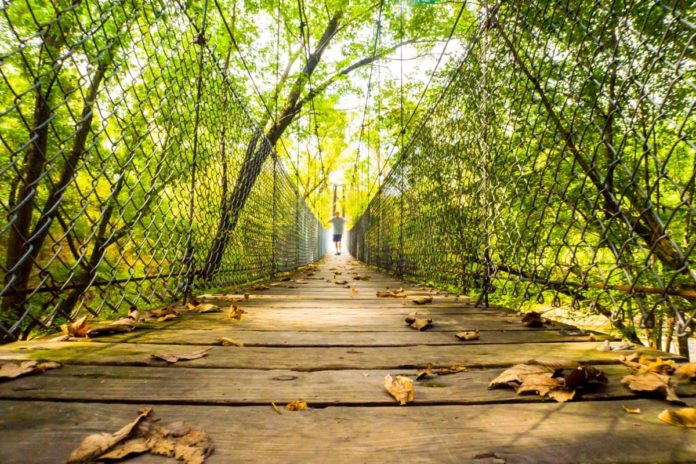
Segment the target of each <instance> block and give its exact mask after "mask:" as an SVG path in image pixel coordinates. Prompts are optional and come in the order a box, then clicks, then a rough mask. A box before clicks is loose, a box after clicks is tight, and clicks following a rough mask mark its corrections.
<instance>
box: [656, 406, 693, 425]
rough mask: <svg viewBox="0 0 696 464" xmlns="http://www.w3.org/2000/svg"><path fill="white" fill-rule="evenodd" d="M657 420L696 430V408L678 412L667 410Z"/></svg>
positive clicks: (682, 409)
mask: <svg viewBox="0 0 696 464" xmlns="http://www.w3.org/2000/svg"><path fill="white" fill-rule="evenodd" d="M657 418H658V419H660V420H661V421H663V422H667V423H668V424H672V425H676V426H677V427H689V428H696V408H681V409H677V410H676V411H670V410H669V409H665V410H664V411H662V412H661V413H660V414H659V415H658V416H657Z"/></svg>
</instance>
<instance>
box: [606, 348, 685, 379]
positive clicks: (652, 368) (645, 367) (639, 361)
mask: <svg viewBox="0 0 696 464" xmlns="http://www.w3.org/2000/svg"><path fill="white" fill-rule="evenodd" d="M619 361H620V362H621V363H622V364H624V365H625V366H628V367H630V368H631V369H632V370H633V371H634V372H633V373H634V374H644V373H648V372H655V373H658V374H663V375H671V374H673V373H674V371H675V370H676V363H675V362H674V360H672V359H662V358H657V359H654V360H650V359H648V358H645V357H643V356H640V355H639V354H638V353H634V354H633V355H632V356H629V357H624V356H620V357H619Z"/></svg>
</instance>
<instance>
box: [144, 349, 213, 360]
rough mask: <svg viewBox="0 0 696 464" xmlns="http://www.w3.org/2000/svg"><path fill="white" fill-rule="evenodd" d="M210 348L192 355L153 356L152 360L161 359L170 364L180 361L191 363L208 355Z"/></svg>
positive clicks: (193, 352)
mask: <svg viewBox="0 0 696 464" xmlns="http://www.w3.org/2000/svg"><path fill="white" fill-rule="evenodd" d="M210 350H211V349H210V348H205V349H203V350H198V351H192V352H190V353H178V354H171V353H164V354H152V355H151V356H152V358H154V359H159V360H162V361H166V362H168V363H175V362H179V361H190V360H192V359H199V358H202V357H204V356H206V355H207V354H208V351H210Z"/></svg>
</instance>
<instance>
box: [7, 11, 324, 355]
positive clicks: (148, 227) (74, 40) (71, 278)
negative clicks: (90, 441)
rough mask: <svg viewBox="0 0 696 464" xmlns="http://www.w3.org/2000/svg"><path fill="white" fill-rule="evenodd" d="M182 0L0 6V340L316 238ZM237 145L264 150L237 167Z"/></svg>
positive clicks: (319, 242) (252, 273) (138, 299)
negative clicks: (245, 166) (254, 159)
mask: <svg viewBox="0 0 696 464" xmlns="http://www.w3.org/2000/svg"><path fill="white" fill-rule="evenodd" d="M182 5H183V3H182V2H171V1H169V0H155V1H149V2H140V1H136V2H122V1H111V2H79V1H77V2H75V1H65V0H56V1H53V2H48V3H47V2H38V1H33V0H29V1H26V2H3V3H2V5H0V31H2V36H3V39H4V40H3V41H2V43H0V77H1V78H2V79H0V205H1V206H0V207H1V208H2V210H3V211H4V214H2V215H0V259H1V261H0V274H2V278H3V280H2V282H1V283H0V304H1V308H0V338H2V340H4V341H6V340H12V339H16V338H18V337H22V336H26V335H27V334H29V332H30V331H31V330H32V329H34V328H36V327H51V326H55V325H57V324H59V323H61V322H63V321H65V320H68V319H71V318H73V317H75V315H76V314H78V313H80V312H82V313H84V312H89V313H91V314H93V315H95V316H96V315H98V314H100V313H102V314H103V313H105V312H106V313H107V314H106V315H107V317H108V315H109V313H111V312H113V313H118V312H121V313H122V312H123V311H126V310H127V309H128V307H130V306H137V307H146V306H150V305H156V304H161V303H162V302H171V301H175V300H181V299H184V298H186V297H187V296H188V295H189V294H191V292H192V291H193V290H194V289H196V288H210V287H220V286H228V285H234V284H240V283H243V282H248V281H251V280H254V279H257V278H260V277H263V276H266V275H269V274H271V273H273V272H276V271H279V270H285V269H290V268H293V267H296V266H299V265H302V264H306V263H309V262H311V261H314V260H316V259H318V258H319V257H320V256H321V255H322V254H323V253H324V249H325V247H324V243H323V240H324V234H323V229H321V226H320V225H319V224H318V222H317V219H316V218H315V217H314V215H313V214H312V213H311V211H310V210H309V209H308V208H307V206H306V205H305V203H304V201H303V200H302V198H301V196H300V195H299V193H298V191H297V188H296V186H295V185H294V183H293V181H292V180H291V179H290V177H289V176H288V174H287V173H286V171H285V170H284V168H283V165H282V163H281V162H280V161H278V159H277V156H276V154H275V153H274V152H273V149H272V147H271V146H270V144H269V142H268V140H267V139H265V137H264V136H263V135H262V134H263V133H262V131H261V129H260V128H259V127H258V126H257V124H256V123H255V121H254V120H253V118H252V117H251V116H250V115H249V113H248V111H247V109H246V108H245V106H244V103H243V102H242V100H240V98H239V97H238V93H237V92H236V91H235V89H236V88H237V85H239V83H236V82H234V81H232V80H231V78H230V77H229V76H228V73H226V68H227V67H228V66H229V65H230V63H229V61H230V60H229V56H228V57H227V58H224V57H220V56H218V55H217V54H216V53H215V49H214V44H211V43H209V42H208V37H209V36H210V34H208V35H206V34H204V33H202V32H201V27H204V24H202V23H201V17H202V16H203V15H201V14H200V11H197V10H196V12H195V13H192V10H191V9H190V8H188V9H187V8H184V7H183V6H182ZM192 16H194V17H192ZM251 152H260V153H262V154H264V155H266V156H263V157H260V158H258V159H260V160H261V161H260V162H258V163H257V165H253V164H252V165H250V166H248V167H249V168H250V169H247V171H245V173H244V174H240V166H241V165H242V160H243V159H244V158H245V157H246V156H248V155H249V153H251ZM240 192H241V194H240ZM240 198H241V200H240Z"/></svg>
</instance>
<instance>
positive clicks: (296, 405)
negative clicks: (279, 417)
mask: <svg viewBox="0 0 696 464" xmlns="http://www.w3.org/2000/svg"><path fill="white" fill-rule="evenodd" d="M303 409H307V402H306V401H302V400H294V401H291V402H290V403H288V404H286V405H285V410H286V411H301V410H303Z"/></svg>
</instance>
